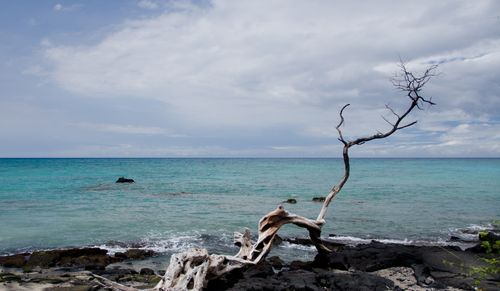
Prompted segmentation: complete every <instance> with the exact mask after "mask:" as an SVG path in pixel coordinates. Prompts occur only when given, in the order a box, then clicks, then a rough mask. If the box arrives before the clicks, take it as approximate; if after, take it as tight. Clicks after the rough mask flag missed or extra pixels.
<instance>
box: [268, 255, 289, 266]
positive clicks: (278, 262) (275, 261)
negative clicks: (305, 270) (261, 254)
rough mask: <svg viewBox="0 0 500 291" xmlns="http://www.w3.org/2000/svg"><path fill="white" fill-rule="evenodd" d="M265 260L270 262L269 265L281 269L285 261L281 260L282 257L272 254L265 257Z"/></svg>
mask: <svg viewBox="0 0 500 291" xmlns="http://www.w3.org/2000/svg"><path fill="white" fill-rule="evenodd" d="M267 261H268V262H269V263H270V264H271V266H272V267H273V268H275V269H281V268H283V265H284V264H285V262H283V260H282V259H280V257H278V256H273V257H270V258H268V259H267Z"/></svg>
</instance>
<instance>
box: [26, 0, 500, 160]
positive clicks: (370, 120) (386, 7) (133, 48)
mask: <svg viewBox="0 0 500 291" xmlns="http://www.w3.org/2000/svg"><path fill="white" fill-rule="evenodd" d="M138 3H139V5H141V3H142V4H143V5H146V4H147V3H153V4H156V2H151V1H139V2H138ZM149 6H151V5H149ZM151 8H153V7H152V6H151ZM155 8H158V7H156V6H155ZM497 11H500V3H499V2H498V1H439V2H436V1H418V2H413V3H410V2H401V1H366V2H352V1H314V2H311V1H299V0H297V1H213V2H212V3H211V5H204V6H198V5H194V4H191V3H190V2H174V3H173V4H172V3H171V4H170V6H167V8H166V10H165V12H164V13H162V14H161V15H156V16H153V17H150V18H147V19H140V20H133V21H125V22H123V23H121V24H119V25H118V26H117V27H116V29H115V30H114V31H113V32H111V33H109V34H107V35H106V36H105V37H104V38H101V39H100V40H99V41H98V42H97V43H93V44H81V45H74V44H72V45H65V44H62V43H59V44H58V43H55V44H54V43H52V44H51V45H50V46H44V47H42V48H41V49H42V50H43V54H44V57H45V60H44V61H45V62H47V63H48V65H49V66H48V68H49V69H46V70H47V72H42V71H41V70H40V67H38V66H33V67H32V69H30V70H28V71H30V72H31V71H35V72H34V73H36V74H39V75H41V76H46V74H48V78H49V79H50V80H51V81H52V82H54V84H56V85H57V86H58V87H60V88H63V89H64V90H66V91H68V92H70V93H72V94H75V95H78V96H86V97H92V98H118V99H120V98H124V97H127V98H137V99H140V100H142V101H141V102H150V101H148V100H155V102H156V101H161V102H163V103H165V104H166V107H167V108H168V112H169V114H170V115H169V118H170V121H171V122H172V123H173V124H175V128H172V130H173V132H183V133H184V132H187V134H188V135H189V136H193V137H196V136H197V135H198V136H200V139H199V140H197V141H195V140H190V141H189V142H190V144H185V145H184V146H186V147H189V148H193V150H192V151H190V152H191V153H195V152H199V153H202V154H205V155H212V154H214V155H224V154H221V152H222V153H224V152H226V153H227V154H228V155H233V154H234V155H238V153H241V154H242V155H245V154H249V155H278V156H279V155H289V154H297V155H313V156H314V155H329V153H331V150H332V149H331V147H330V145H329V144H333V145H334V146H336V144H335V142H336V139H335V131H333V130H332V129H333V126H334V123H336V121H337V111H338V109H339V108H340V107H341V106H342V105H343V104H344V103H347V102H349V103H352V105H353V106H352V107H351V108H350V109H349V111H348V112H346V117H347V124H346V129H345V131H346V133H348V135H349V136H358V135H361V134H367V133H368V134H371V133H373V132H375V130H376V129H383V128H385V127H386V126H387V125H386V124H385V122H384V121H383V120H382V119H381V118H380V116H381V115H384V114H386V113H385V112H384V110H383V108H384V105H385V104H387V103H390V104H391V105H392V106H393V107H395V108H398V107H399V108H400V106H401V105H402V104H404V101H405V100H404V97H400V95H401V94H399V92H397V91H396V90H394V89H393V88H392V87H391V85H390V82H389V79H390V77H391V75H392V73H393V72H394V71H395V70H396V66H395V65H394V63H395V62H396V61H397V59H398V57H399V56H402V57H403V58H404V59H405V60H407V61H408V62H409V63H408V65H409V67H410V68H413V69H415V70H419V69H423V68H425V67H426V66H428V65H429V64H434V63H439V64H440V68H439V69H440V71H441V72H442V74H441V75H440V76H438V77H437V78H435V79H434V80H433V81H432V83H430V84H429V86H428V88H427V91H426V93H428V94H429V95H432V96H433V97H434V100H435V101H436V102H437V103H438V106H437V107H435V108H432V109H431V110H429V111H428V112H418V113H417V114H416V115H415V118H418V119H419V123H418V125H417V127H416V128H415V129H411V130H410V131H409V133H408V134H409V135H410V134H411V138H412V139H413V140H405V136H404V135H401V136H400V137H396V138H393V139H391V143H392V144H393V145H396V146H397V148H396V149H395V150H394V151H392V150H390V151H384V150H383V147H382V146H379V145H374V146H368V147H366V149H360V150H359V153H360V155H379V154H380V155H391V154H397V155H408V156H411V155H421V149H422V147H423V146H425V148H426V153H429V154H431V155H435V156H439V155H445V156H454V155H458V156H461V155H466V156H474V155H485V156H491V155H493V156H496V155H499V149H498V146H496V144H498V143H497V138H496V137H493V136H492V135H491V133H492V129H497V127H498V125H497V123H498V122H499V115H498V112H499V110H500V85H499V82H498V76H499V75H500V37H499V36H500V22H499V21H498V12H497ZM495 13H496V14H495ZM127 124H129V123H127ZM271 127H272V128H280V129H282V130H284V132H287V133H289V134H288V135H286V134H285V133H283V135H284V136H283V138H284V141H283V143H282V144H277V143H276V142H275V140H274V139H273V138H272V136H273V130H270V128H271ZM134 128H135V129H140V126H139V125H132V124H130V127H129V128H128V129H134ZM153 128H156V127H153ZM464 128H467V130H464ZM142 129H144V128H142ZM150 129H151V128H150ZM242 132H244V133H245V134H248V135H249V136H247V137H245V134H243V133H242ZM478 132H482V133H489V134H484V135H481V136H477V133H478ZM202 135H203V136H212V137H214V138H219V139H220V140H221V144H218V145H210V146H206V145H203V143H204V142H205V141H206V140H204V139H203V138H201V136H202ZM406 137H407V136H406ZM474 138H482V139H485V140H486V141H487V142H485V143H483V146H482V148H479V149H475V150H470V148H471V146H472V144H471V141H472V140H474ZM227 139H236V143H238V142H239V145H238V146H236V147H237V148H238V147H239V149H235V148H228V147H227V146H225V145H224V144H223V143H224V141H225V140H227ZM248 139H250V141H249V140H248ZM422 140H424V141H425V145H422V144H421V143H419V142H420V141H422ZM291 141H294V142H292V144H289V143H290V142H291ZM412 142H414V143H412ZM249 143H250V145H249ZM252 143H253V144H254V146H252V145H251V144H252ZM117 144H118V143H117ZM263 144H266V146H263ZM130 147H134V145H130ZM118 148H120V147H119V146H118ZM159 148H161V147H159ZM179 148H180V145H176V146H174V147H171V148H169V150H164V151H162V150H151V152H153V153H154V152H156V153H162V152H163V153H165V154H168V155H176V154H175V149H179ZM194 148H200V149H203V150H200V151H195V150H194ZM210 150H212V152H211V151H210ZM110 151H111V149H110ZM127 152H128V153H133V154H137V152H136V151H134V150H131V149H130V148H128V149H127ZM178 152H179V154H181V155H183V154H182V152H183V151H181V150H179V151H178ZM184 152H185V151H184Z"/></svg>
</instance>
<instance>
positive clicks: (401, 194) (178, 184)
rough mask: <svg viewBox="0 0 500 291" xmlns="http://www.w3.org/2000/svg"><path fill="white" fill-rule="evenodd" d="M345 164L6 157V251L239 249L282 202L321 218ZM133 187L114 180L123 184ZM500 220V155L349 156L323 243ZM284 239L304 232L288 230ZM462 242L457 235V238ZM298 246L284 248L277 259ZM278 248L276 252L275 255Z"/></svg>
mask: <svg viewBox="0 0 500 291" xmlns="http://www.w3.org/2000/svg"><path fill="white" fill-rule="evenodd" d="M342 174H343V163H342V160H341V159H335V158H331V159H330V158H324V159H316V158H315V159H308V158H304V159H302V158H290V159H288V158H276V159H274V158H165V159H157V158H151V159H148V158H137V159H136V158H130V159H118V158H116V159H114V158H109V159H108V158H98V159H52V158H50V159H0V255H2V254H12V253H19V252H24V251H33V250H41V249H54V248H64V247H83V246H99V247H103V248H107V249H109V250H110V251H111V252H115V251H121V250H123V249H126V248H130V247H139V248H146V249H153V250H155V251H158V252H161V253H163V254H171V253H173V252H178V251H182V250H184V249H187V248H189V247H193V246H200V247H206V248H208V249H209V250H210V251H214V252H223V253H227V254H233V252H235V250H236V249H235V248H234V247H233V246H232V234H233V232H235V231H240V232H242V231H244V229H245V228H249V229H250V230H251V231H252V232H253V233H254V234H255V233H256V231H257V223H258V221H259V219H260V218H261V217H262V216H263V215H265V214H266V213H268V212H269V211H271V210H273V209H275V208H276V206H277V205H278V204H280V203H282V201H284V200H287V199H289V198H294V199H296V200H297V203H296V204H286V203H285V204H283V205H284V206H285V209H287V210H288V211H290V212H293V213H295V214H298V215H302V216H306V217H309V218H316V216H317V214H318V212H319V209H320V208H321V203H317V202H313V201H312V198H313V197H318V196H325V195H326V194H327V193H328V191H329V190H330V188H331V187H332V186H333V185H334V184H336V183H337V181H338V180H339V179H340V177H341V176H342ZM121 176H124V177H127V178H132V179H134V180H135V181H136V183H134V184H116V183H115V181H116V179H117V178H118V177H121ZM498 219H500V159H400V158H394V159H364V158H363V159H361V158H354V159H351V177H350V179H349V181H348V182H347V184H346V186H345V187H344V189H343V190H342V191H341V192H340V193H339V194H338V195H337V197H336V198H335V199H334V200H333V202H332V203H331V204H330V208H329V211H328V214H327V218H326V221H327V223H326V225H325V226H324V228H323V232H322V234H323V236H325V237H328V236H331V237H332V238H333V239H336V240H339V241H346V242H363V241H369V240H371V239H377V240H381V241H386V242H393V241H394V242H403V243H415V244H418V243H421V244H426V243H428V244H452V243H453V242H450V238H451V237H452V236H455V237H459V238H460V239H461V241H462V242H463V241H467V239H468V237H467V236H468V235H469V236H470V235H471V233H472V236H474V231H477V230H480V229H488V228H490V227H492V222H493V221H495V220H498ZM279 234H280V235H281V236H282V237H293V236H302V237H306V236H307V232H306V231H305V230H304V229H301V228H298V227H295V226H293V225H287V226H285V227H284V228H283V229H282V230H281V231H280V233H279ZM455 239H456V238H455ZM289 248H296V250H295V254H296V255H297V256H302V255H301V253H300V252H302V251H303V252H305V254H304V255H303V256H305V257H307V252H309V255H310V254H311V253H314V250H313V249H311V248H308V247H301V246H291V245H286V244H285V245H283V246H281V247H278V248H277V250H275V251H274V250H273V252H275V253H276V254H280V253H286V252H287V249H289ZM273 252H272V253H271V254H273Z"/></svg>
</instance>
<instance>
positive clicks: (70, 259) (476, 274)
mask: <svg viewBox="0 0 500 291" xmlns="http://www.w3.org/2000/svg"><path fill="white" fill-rule="evenodd" d="M483 239H484V240H483V242H481V243H480V244H478V245H477V246H476V247H473V248H470V249H467V250H461V249H460V248H458V247H452V246H445V247H444V246H443V247H441V246H411V245H401V244H384V243H380V242H376V241H372V242H371V243H368V244H360V245H357V246H348V245H343V244H338V243H331V245H330V246H331V247H332V248H335V249H336V252H335V253H333V254H330V255H317V256H316V257H315V258H314V260H312V261H309V262H302V261H292V262H289V263H285V262H284V261H282V260H281V259H280V258H279V257H269V258H268V259H267V260H265V261H263V262H261V263H260V264H258V265H255V266H249V267H247V268H244V269H240V270H235V271H233V272H231V273H228V274H226V275H224V276H223V277H221V278H218V279H215V280H212V281H210V282H209V284H208V286H207V288H206V290H477V289H480V290H500V271H499V260H500V256H499V254H498V252H497V251H491V249H490V250H488V249H486V248H485V246H484V245H485V244H484V241H489V242H491V243H492V244H495V243H496V242H497V239H498V237H496V236H495V234H492V236H491V237H483ZM286 241H288V242H290V243H299V244H308V243H309V242H308V240H307V239H288V240H286ZM155 255H158V254H156V253H154V252H152V251H150V250H142V249H129V250H127V251H126V252H123V253H115V254H114V255H109V254H108V252H107V250H103V249H99V248H81V249H66V250H52V251H38V252H33V253H31V254H29V253H24V254H17V255H11V256H3V257H0V266H1V269H0V290H47V291H63V290H65V291H67V290H75V291H76V290H81V291H83V290H106V289H104V288H102V287H101V286H100V285H99V284H98V283H97V281H95V280H94V277H92V274H97V275H100V276H103V277H106V278H109V279H111V280H113V281H116V282H119V283H121V284H124V285H128V286H134V287H137V288H151V287H153V286H154V285H156V283H157V282H158V281H159V280H160V276H161V275H163V272H164V271H163V272H162V271H156V272H155V271H154V270H153V269H151V268H147V267H143V268H140V269H137V266H138V264H137V263H138V262H141V261H144V260H145V259H147V258H150V257H152V256H155ZM166 264H167V262H165V267H166ZM142 265H144V264H142ZM134 266H135V268H134Z"/></svg>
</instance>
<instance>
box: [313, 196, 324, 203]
mask: <svg viewBox="0 0 500 291" xmlns="http://www.w3.org/2000/svg"><path fill="white" fill-rule="evenodd" d="M325 199H326V198H325V197H313V199H312V201H313V202H324V201H325Z"/></svg>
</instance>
